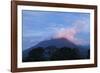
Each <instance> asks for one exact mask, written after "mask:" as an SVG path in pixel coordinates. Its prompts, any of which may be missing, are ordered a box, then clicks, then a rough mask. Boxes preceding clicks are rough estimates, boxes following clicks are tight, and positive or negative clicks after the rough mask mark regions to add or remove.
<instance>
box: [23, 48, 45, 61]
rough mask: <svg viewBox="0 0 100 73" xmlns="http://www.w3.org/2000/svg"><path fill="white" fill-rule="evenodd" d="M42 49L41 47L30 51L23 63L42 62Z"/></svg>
mask: <svg viewBox="0 0 100 73" xmlns="http://www.w3.org/2000/svg"><path fill="white" fill-rule="evenodd" d="M43 52H44V49H43V48H41V47H38V48H35V49H32V50H31V51H30V52H29V53H28V57H27V58H26V59H25V60H24V61H25V62H31V61H44V60H45V58H44V57H43Z"/></svg>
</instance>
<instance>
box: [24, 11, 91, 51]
mask: <svg viewBox="0 0 100 73" xmlns="http://www.w3.org/2000/svg"><path fill="white" fill-rule="evenodd" d="M22 33H23V34H22V44H23V45H22V47H23V50H25V49H28V48H30V47H32V46H35V45H36V44H38V43H39V42H41V41H43V40H49V39H56V38H65V39H68V40H69V41H71V42H73V43H74V44H76V45H82V46H86V45H90V14H89V13H78V12H55V11H36V10H22Z"/></svg>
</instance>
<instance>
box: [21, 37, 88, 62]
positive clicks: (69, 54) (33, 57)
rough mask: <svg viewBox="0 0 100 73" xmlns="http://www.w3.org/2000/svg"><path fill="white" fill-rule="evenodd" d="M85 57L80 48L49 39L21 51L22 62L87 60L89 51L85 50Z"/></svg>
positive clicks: (61, 40) (63, 40) (66, 41)
mask: <svg viewBox="0 0 100 73" xmlns="http://www.w3.org/2000/svg"><path fill="white" fill-rule="evenodd" d="M83 53H85V56H84V55H83V54H82V52H80V47H78V46H77V45H75V44H73V43H72V42H70V41H69V40H66V39H63V38H62V39H51V40H46V41H42V42H40V43H38V44H37V45H35V46H33V47H31V48H30V49H28V50H25V51H23V58H22V61H23V62H38V61H59V60H80V59H89V58H90V50H89V48H87V50H86V51H85V52H83Z"/></svg>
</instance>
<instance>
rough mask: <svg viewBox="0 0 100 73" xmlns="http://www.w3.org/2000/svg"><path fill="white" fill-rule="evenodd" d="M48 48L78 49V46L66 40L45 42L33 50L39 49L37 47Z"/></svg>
mask: <svg viewBox="0 0 100 73" xmlns="http://www.w3.org/2000/svg"><path fill="white" fill-rule="evenodd" d="M48 46H55V47H57V48H62V47H69V48H77V45H75V44H74V43H72V42H71V41H69V40H67V39H64V38H59V39H50V40H45V41H42V42H40V43H38V44H37V45H35V46H33V47H31V48H37V47H43V48H46V47H48Z"/></svg>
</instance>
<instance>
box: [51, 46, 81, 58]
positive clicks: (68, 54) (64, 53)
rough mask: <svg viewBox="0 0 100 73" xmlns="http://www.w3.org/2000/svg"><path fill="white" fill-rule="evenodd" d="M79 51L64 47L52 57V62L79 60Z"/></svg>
mask: <svg viewBox="0 0 100 73" xmlns="http://www.w3.org/2000/svg"><path fill="white" fill-rule="evenodd" d="M78 52H79V51H78V49H75V48H73V49H72V48H66V47H63V48H61V49H59V50H57V51H56V52H54V53H53V54H52V56H51V60H74V59H79V58H80V56H79V54H78Z"/></svg>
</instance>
